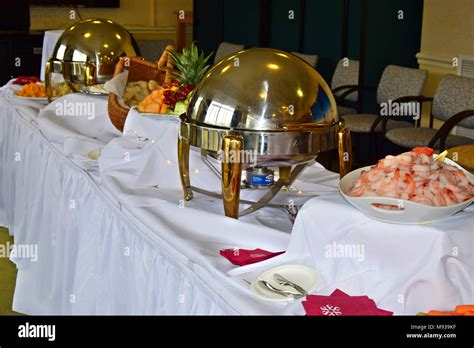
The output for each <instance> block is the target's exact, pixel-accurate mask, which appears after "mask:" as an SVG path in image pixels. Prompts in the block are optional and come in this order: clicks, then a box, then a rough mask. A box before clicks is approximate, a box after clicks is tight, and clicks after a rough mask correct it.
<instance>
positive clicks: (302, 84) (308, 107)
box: [178, 48, 351, 218]
mask: <svg viewBox="0 0 474 348" xmlns="http://www.w3.org/2000/svg"><path fill="white" fill-rule="evenodd" d="M190 146H193V147H197V148H200V149H201V152H202V153H203V154H204V155H211V156H213V157H217V158H220V159H223V160H222V168H221V177H222V197H223V200H224V211H225V214H226V215H227V216H230V217H234V218H237V217H238V216H239V215H240V216H241V215H245V214H248V213H251V212H253V211H255V210H257V209H259V208H261V207H263V206H265V205H266V204H267V203H269V202H270V200H271V199H272V198H273V197H274V196H275V195H276V194H277V193H278V192H279V190H280V189H281V188H282V187H283V186H287V185H291V183H292V182H293V181H294V180H295V178H296V176H297V175H298V174H299V173H300V172H301V171H302V169H303V168H304V167H305V166H306V165H307V164H308V162H309V161H311V160H312V159H314V158H315V157H316V156H317V155H318V153H319V152H320V151H327V150H331V149H335V148H339V157H340V172H341V175H344V174H345V173H347V172H348V171H349V169H350V165H351V150H350V136H349V132H348V131H347V130H346V129H345V128H344V127H343V122H342V121H341V120H340V119H339V117H338V114H337V108H336V102H335V100H334V96H333V94H332V92H331V90H330V88H329V86H328V85H327V83H326V82H325V81H324V79H323V78H322V77H321V75H319V73H318V72H317V71H316V70H314V69H313V68H312V67H311V66H310V65H309V64H307V63H305V62H304V61H303V60H301V59H299V58H298V57H296V56H294V55H292V54H289V53H287V52H284V51H280V50H276V49H269V48H253V49H248V50H243V51H239V52H237V53H235V54H231V55H229V56H227V57H226V58H224V59H223V60H221V61H220V62H219V63H217V64H216V65H215V66H214V67H212V68H211V69H210V70H209V71H208V72H207V74H206V75H205V77H204V78H203V80H202V81H201V82H200V83H199V85H198V86H197V88H196V90H195V92H194V94H193V97H192V99H191V101H190V104H189V108H188V111H187V113H185V114H183V115H181V124H180V132H179V139H178V155H179V169H180V176H181V182H182V185H183V190H184V198H185V199H186V200H190V199H192V197H193V193H192V190H191V182H190V177H189V150H190ZM242 151H243V152H244V153H245V152H250V154H253V156H248V157H251V158H253V160H252V161H251V163H250V162H248V161H247V162H245V161H241V160H240V159H242V158H248V157H246V156H233V158H234V160H229V159H232V154H233V153H234V154H235V153H242ZM229 154H230V155H229ZM235 159H238V160H235ZM254 167H258V168H267V167H278V168H279V170H278V171H279V179H278V181H277V182H275V183H274V184H273V186H271V188H270V190H269V192H268V193H267V194H265V195H264V197H263V198H262V199H261V200H260V201H259V202H256V203H255V204H253V205H252V206H251V207H250V208H247V209H246V210H244V211H242V212H240V213H239V198H240V188H241V175H242V170H243V169H246V168H247V169H248V168H254ZM201 191H202V190H200V192H201Z"/></svg>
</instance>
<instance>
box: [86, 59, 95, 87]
mask: <svg viewBox="0 0 474 348" xmlns="http://www.w3.org/2000/svg"><path fill="white" fill-rule="evenodd" d="M95 70H96V68H95V65H94V64H91V63H87V64H86V67H85V69H84V86H88V87H89V86H93V85H95V84H96V79H95Z"/></svg>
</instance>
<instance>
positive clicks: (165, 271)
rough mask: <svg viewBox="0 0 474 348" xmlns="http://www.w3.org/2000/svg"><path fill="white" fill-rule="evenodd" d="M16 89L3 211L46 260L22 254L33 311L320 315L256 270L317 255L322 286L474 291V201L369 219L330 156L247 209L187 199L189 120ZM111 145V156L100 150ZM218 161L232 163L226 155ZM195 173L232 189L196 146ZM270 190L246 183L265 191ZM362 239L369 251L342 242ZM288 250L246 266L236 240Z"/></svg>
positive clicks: (312, 260) (435, 295) (437, 304)
mask: <svg viewBox="0 0 474 348" xmlns="http://www.w3.org/2000/svg"><path fill="white" fill-rule="evenodd" d="M14 90H15V87H14V86H12V85H11V83H9V84H7V85H6V86H4V87H3V88H2V91H1V95H0V124H1V130H0V146H1V147H0V168H1V178H0V192H1V194H0V225H2V226H5V227H7V228H8V229H9V231H10V233H11V234H12V235H13V237H14V241H15V244H18V245H37V246H38V258H37V260H35V261H33V260H31V259H28V258H26V257H19V256H15V257H11V259H12V261H13V262H14V263H15V264H16V266H17V268H18V275H17V281H16V288H15V294H14V301H13V310H15V311H18V312H21V313H26V314H47V315H51V314H228V315H235V314H257V315H258V314H274V315H284V314H286V315H304V314H305V312H304V309H303V307H302V305H301V301H300V300H295V301H289V302H284V303H274V302H266V301H262V300H260V299H258V298H256V297H255V296H254V295H253V294H252V293H251V291H250V289H249V285H248V281H251V280H253V279H255V278H256V277H257V276H258V275H259V274H260V273H261V272H262V271H264V270H267V269H269V268H271V267H274V266H278V265H286V264H302V265H306V266H309V267H312V268H314V269H316V270H318V272H319V273H320V276H321V282H320V285H319V287H318V289H317V290H316V293H317V294H325V295H328V294H330V293H331V292H332V291H333V290H334V289H336V288H339V289H341V290H343V291H345V292H347V293H349V294H351V295H354V296H355V295H368V296H369V297H371V298H373V299H374V300H375V302H376V303H377V305H378V306H379V307H380V308H384V309H386V310H390V311H393V312H394V313H395V314H399V315H400V314H401V315H403V314H416V313H417V312H419V311H427V310H429V309H434V308H436V309H441V310H449V309H452V308H454V306H455V305H457V304H460V303H474V291H473V289H474V248H473V246H474V235H473V230H474V229H473V227H474V219H473V218H474V209H473V207H472V206H470V207H468V208H467V209H466V210H464V211H463V212H460V213H458V214H456V215H455V216H451V217H449V218H446V219H443V220H441V221H437V222H432V223H430V224H423V225H397V224H389V223H384V222H379V221H375V220H372V219H370V218H369V217H366V216H365V215H363V214H362V213H361V212H359V211H358V210H356V209H355V208H353V207H352V206H350V205H349V204H348V203H346V202H345V201H344V199H343V198H342V197H341V196H340V194H339V192H338V188H337V184H338V180H339V176H338V174H336V173H332V172H330V171H328V170H326V169H325V168H323V167H322V166H321V165H320V164H318V163H317V162H315V163H313V164H312V165H311V166H309V167H308V168H307V169H305V171H304V172H303V173H302V174H301V175H300V176H299V177H298V179H297V180H296V182H295V183H294V184H293V185H292V187H290V188H289V189H288V190H287V191H284V192H281V193H280V194H278V195H277V197H276V198H275V199H274V201H273V203H275V204H287V203H288V202H292V203H294V204H296V205H297V206H300V207H301V209H300V211H299V214H298V216H297V218H296V221H295V222H294V224H292V222H291V221H290V219H289V218H288V214H287V213H286V212H285V211H284V210H283V209H281V208H272V207H267V208H263V209H261V210H259V211H257V212H255V213H253V214H250V215H247V216H245V217H242V218H241V219H239V220H235V219H231V218H228V217H225V216H224V214H223V206H222V202H221V201H220V200H219V199H216V198H213V197H210V196H206V195H201V194H195V198H194V199H193V200H191V201H189V202H184V201H183V200H182V191H181V185H180V180H179V175H178V166H177V163H176V162H177V146H176V141H177V134H178V125H179V123H178V121H177V120H176V119H173V118H171V117H169V118H168V117H161V118H160V117H159V116H157V117H148V116H143V115H140V114H138V113H137V112H135V111H134V110H132V111H131V112H130V113H129V116H128V117H127V121H126V124H125V129H124V132H123V134H122V133H121V132H119V131H117V130H116V129H115V128H114V126H113V125H112V124H111V123H110V120H109V118H108V114H107V98H104V97H94V96H87V95H82V94H74V95H68V96H64V97H62V98H60V99H57V100H55V101H54V102H53V103H51V104H49V105H47V104H46V103H45V102H41V101H30V100H25V99H21V98H18V97H16V96H15V95H14ZM60 103H90V104H91V105H93V106H94V107H93V110H94V114H93V115H89V117H85V116H80V115H68V116H64V115H63V116H61V115H58V113H57V110H58V106H57V105H58V104H60ZM98 149H100V154H101V155H100V157H99V158H98V160H96V159H93V158H90V156H88V154H89V153H90V152H91V151H93V150H98ZM211 165H215V166H216V168H218V163H211ZM190 167H191V173H192V174H191V182H192V184H193V185H194V186H197V187H201V188H204V189H207V190H210V191H215V192H219V190H220V181H219V178H218V177H217V176H216V175H215V174H214V173H213V171H212V170H210V168H209V166H208V165H206V164H205V163H204V162H203V161H202V159H201V154H200V153H199V152H196V151H192V152H191V160H190ZM264 192H265V191H264V190H244V191H243V192H242V196H243V198H245V199H249V200H255V199H258V197H260V196H261V195H262V194H263V193H264ZM338 246H355V247H358V248H359V250H362V251H363V253H362V254H359V255H357V258H355V257H353V256H354V255H352V256H351V255H342V256H341V255H339V256H338V255H337V254H335V253H328V251H329V250H332V249H331V248H334V249H336V248H337V247H338ZM229 248H244V249H255V248H260V249H265V250H269V251H285V253H283V254H281V255H278V256H276V257H273V258H271V259H268V260H265V261H261V262H258V263H254V264H250V265H247V266H242V267H238V266H235V265H233V264H231V263H230V262H229V261H228V260H226V259H225V258H223V257H222V256H220V255H219V251H220V250H221V249H229Z"/></svg>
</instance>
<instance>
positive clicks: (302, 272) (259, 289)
mask: <svg viewBox="0 0 474 348" xmlns="http://www.w3.org/2000/svg"><path fill="white" fill-rule="evenodd" d="M275 273H278V274H280V275H282V276H283V277H285V278H286V279H288V280H289V281H290V282H292V283H295V284H298V285H299V286H301V287H302V288H303V289H305V290H306V291H307V292H308V293H311V292H313V291H314V290H316V289H317V287H318V286H319V283H320V279H321V276H320V275H319V272H318V271H317V270H315V269H313V268H309V267H307V266H303V265H283V266H278V267H274V268H271V269H269V270H267V271H265V272H263V273H261V274H260V275H259V276H258V277H257V278H256V279H255V280H254V281H253V282H252V283H251V284H250V291H251V292H252V293H253V294H254V295H255V296H257V297H258V298H259V299H261V300H265V301H273V302H288V301H291V297H285V296H282V295H279V294H278V293H275V292H274V291H272V290H270V289H268V288H267V287H265V286H264V285H262V283H259V282H258V281H259V280H265V281H267V282H268V283H270V284H271V285H273V286H274V287H276V288H278V289H282V290H290V291H295V290H294V289H293V288H292V287H291V286H281V285H279V284H278V283H277V282H276V281H275V280H274V279H273V275H274V274H275Z"/></svg>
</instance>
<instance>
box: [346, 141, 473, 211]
mask: <svg viewBox="0 0 474 348" xmlns="http://www.w3.org/2000/svg"><path fill="white" fill-rule="evenodd" d="M432 154H433V150H432V149H428V148H415V149H413V150H412V151H410V152H405V153H402V154H400V155H398V156H387V157H385V158H384V159H381V160H379V161H378V162H377V164H376V165H374V166H372V167H371V168H370V170H364V171H362V172H361V175H360V177H359V178H358V179H357V180H356V181H355V182H354V183H353V184H352V185H351V187H350V188H349V190H348V194H349V195H351V196H357V197H360V196H363V197H369V196H371V197H372V196H382V197H393V198H397V199H403V200H411V201H413V202H417V203H421V204H427V205H434V206H445V205H452V204H458V203H461V202H464V201H466V200H469V199H471V198H473V197H474V177H472V176H470V175H466V174H465V173H464V172H463V171H462V170H460V169H459V168H457V167H455V166H452V165H449V164H447V163H440V162H438V161H435V160H434V159H433V157H432Z"/></svg>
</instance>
